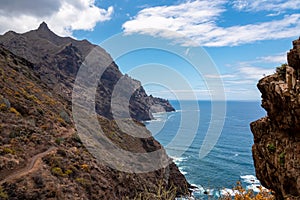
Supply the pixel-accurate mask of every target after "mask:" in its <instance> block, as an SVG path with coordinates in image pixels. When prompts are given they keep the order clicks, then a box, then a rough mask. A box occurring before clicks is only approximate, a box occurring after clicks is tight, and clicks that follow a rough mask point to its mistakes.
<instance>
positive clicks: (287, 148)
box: [251, 39, 300, 199]
mask: <svg viewBox="0 0 300 200" xmlns="http://www.w3.org/2000/svg"><path fill="white" fill-rule="evenodd" d="M299 44H300V39H299V40H296V41H294V42H293V49H291V51H290V52H289V53H288V65H282V66H281V67H278V68H277V70H276V73H275V74H273V75H270V76H267V77H265V78H263V79H261V80H260V81H259V83H258V89H259V90H260V92H261V93H262V107H263V108H264V109H265V110H266V111H267V116H266V117H264V118H262V119H260V120H257V121H255V122H252V123H251V130H252V132H253V135H254V145H253V148H252V152H253V159H254V165H255V170H256V176H257V177H258V179H259V180H260V181H261V183H262V184H263V185H264V186H265V187H267V188H269V189H271V190H273V191H274V192H275V195H276V198H277V199H300V82H299V77H300V76H299V73H300V45H299Z"/></svg>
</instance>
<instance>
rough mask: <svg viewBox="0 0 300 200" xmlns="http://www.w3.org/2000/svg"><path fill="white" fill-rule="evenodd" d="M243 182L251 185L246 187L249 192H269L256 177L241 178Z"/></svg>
mask: <svg viewBox="0 0 300 200" xmlns="http://www.w3.org/2000/svg"><path fill="white" fill-rule="evenodd" d="M241 178H242V179H243V182H245V183H247V184H249V185H247V186H246V189H247V190H253V191H254V192H260V191H261V190H262V191H269V190H268V189H267V188H265V187H264V186H262V185H261V183H260V181H259V180H258V179H257V178H256V176H254V175H244V176H241Z"/></svg>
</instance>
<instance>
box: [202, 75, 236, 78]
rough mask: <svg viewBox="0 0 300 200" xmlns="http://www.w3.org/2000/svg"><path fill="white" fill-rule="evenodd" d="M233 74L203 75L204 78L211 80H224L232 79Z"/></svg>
mask: <svg viewBox="0 0 300 200" xmlns="http://www.w3.org/2000/svg"><path fill="white" fill-rule="evenodd" d="M234 77H235V75H234V74H218V75H216V74H207V75H205V78H211V79H219V78H220V79H224V78H234Z"/></svg>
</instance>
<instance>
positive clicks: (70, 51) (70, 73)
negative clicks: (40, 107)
mask: <svg viewBox="0 0 300 200" xmlns="http://www.w3.org/2000/svg"><path fill="white" fill-rule="evenodd" d="M0 44H2V45H4V46H5V48H7V49H8V50H10V51H11V52H13V53H14V54H15V55H18V56H20V57H23V58H25V59H26V60H28V61H30V62H31V63H33V64H34V69H35V71H36V72H37V74H38V75H39V76H40V78H41V80H42V81H43V82H44V83H45V84H47V86H49V87H51V88H54V89H55V91H56V92H57V93H59V94H61V95H62V96H64V97H66V99H71V95H72V89H73V83H74V81H75V78H76V75H77V72H78V70H79V68H80V67H81V65H82V63H83V62H84V61H85V59H86V58H87V56H88V55H89V53H90V52H91V51H92V50H93V49H94V48H96V47H97V49H98V55H97V56H99V57H103V58H105V59H106V62H102V63H101V62H100V63H97V66H98V67H99V68H103V69H105V71H104V72H103V74H102V76H101V78H100V81H99V85H98V90H97V94H96V111H97V112H98V113H99V114H100V115H102V116H105V117H107V118H109V119H113V118H114V117H113V114H112V109H111V96H112V93H113V89H114V87H115V85H116V84H117V83H118V81H119V80H120V79H122V78H124V76H123V74H122V73H121V72H120V70H119V68H118V66H117V65H116V63H115V62H114V61H113V60H112V58H111V57H110V55H109V54H108V53H107V52H106V51H105V50H104V49H102V48H101V47H98V46H96V45H93V44H91V43H90V42H88V41H87V40H82V41H78V40H74V39H72V38H70V37H59V36H57V35H56V34H55V33H53V32H52V31H51V30H50V29H49V28H48V26H47V24H46V23H44V22H43V23H42V24H41V25H40V26H39V28H38V29H37V30H32V31H29V32H27V33H24V34H18V33H15V32H13V31H9V32H7V33H5V34H4V35H2V36H0ZM128 82H129V84H130V83H132V82H135V80H133V79H131V78H130V77H129V78H128ZM122 89H123V90H124V93H126V92H130V93H131V98H130V102H129V106H127V108H123V109H127V110H129V113H130V116H126V117H132V118H134V119H137V120H149V119H152V118H153V117H152V112H154V111H157V109H151V108H154V107H160V109H159V111H174V108H173V107H172V106H171V104H169V102H168V101H166V100H163V99H160V98H153V97H152V96H148V95H147V94H146V92H145V90H144V89H143V87H142V86H141V85H140V86H139V87H138V88H134V90H133V91H129V88H128V87H123V88H122ZM127 101H129V99H127ZM120 109H121V108H120Z"/></svg>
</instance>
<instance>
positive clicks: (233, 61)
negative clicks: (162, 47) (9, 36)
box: [0, 0, 300, 100]
mask: <svg viewBox="0 0 300 200" xmlns="http://www.w3.org/2000/svg"><path fill="white" fill-rule="evenodd" d="M22 2H23V1H17V0H9V1H8V0H5V2H3V3H2V5H4V6H1V8H0V24H1V25H0V32H1V33H4V32H6V31H8V30H15V31H16V32H25V31H28V30H31V29H35V28H36V27H37V26H38V25H39V24H40V23H41V22H42V21H46V23H47V24H48V26H49V27H50V29H52V30H53V31H54V32H56V33H58V34H59V35H62V36H72V37H75V38H77V39H88V40H90V41H91V42H93V43H95V44H102V43H103V42H104V41H107V40H108V39H109V38H110V37H112V36H114V35H116V34H120V33H123V34H126V35H133V34H134V35H144V36H151V37H153V38H156V39H159V40H160V39H162V40H165V41H169V42H170V41H171V42H173V43H174V44H176V45H177V46H180V47H182V48H183V49H186V50H188V49H189V47H190V48H196V49H197V48H198V49H200V48H203V49H204V50H205V51H206V52H207V53H208V55H209V56H210V58H211V59H212V60H213V62H214V63H215V67H216V69H217V70H218V71H219V73H220V75H219V78H221V79H222V81H223V83H224V90H225V94H226V98H227V99H229V100H260V93H259V91H258V90H257V88H256V84H257V81H258V80H259V79H260V78H262V77H263V76H264V75H268V74H271V73H273V72H274V71H275V67H276V66H279V65H280V64H282V63H285V62H286V53H287V51H288V50H289V49H290V48H291V47H292V45H291V44H292V40H295V39H297V38H298V37H299V36H300V1H295V0H248V1H247V0H231V1H229V0H190V1H187V0H175V1H171V0H159V1H158V0H151V1H146V0H135V1H133V0H110V1H107V0H72V1H71V0H53V1H46V0H40V1H38V2H35V3H34V4H32V5H31V3H27V4H24V3H22ZM189 41H192V43H191V42H189ZM109 53H111V52H109ZM112 54H113V53H112ZM194 56H197V55H194ZM116 62H117V63H118V65H119V67H120V69H121V71H122V72H124V73H128V74H129V75H131V76H133V77H135V75H136V76H138V74H135V73H134V72H135V71H136V70H133V69H137V68H139V67H140V66H146V65H148V66H147V67H145V69H151V65H153V68H156V67H155V66H158V65H164V66H166V67H167V68H168V69H169V70H174V71H176V72H178V73H179V74H180V75H181V76H182V77H183V78H184V79H185V80H187V82H188V84H189V87H190V88H191V90H192V92H193V93H194V95H195V96H196V98H198V99H209V98H210V93H209V91H210V88H207V87H206V86H205V82H206V80H208V79H210V80H211V79H212V80H213V79H214V78H216V77H215V74H202V76H196V75H195V72H194V71H193V69H191V68H192V66H190V65H189V64H188V63H186V62H184V61H183V60H177V59H176V58H174V56H172V55H170V54H168V53H166V52H161V51H159V50H143V51H136V52H130V53H128V54H126V55H122V56H121V57H119V58H118V59H117V60H116ZM146 76H147V73H145V74H144V77H146ZM156 76H157V77H158V78H161V79H166V77H167V76H168V75H166V74H163V73H157V74H156ZM138 77H139V79H142V80H141V81H142V83H143V84H145V88H146V89H147V91H148V93H151V94H153V95H155V96H161V97H165V98H169V99H172V98H175V96H174V94H172V91H170V89H168V86H167V85H163V84H160V83H157V82H155V81H153V82H154V83H152V84H151V83H150V84H149V83H148V82H149V80H148V79H149V77H148V78H145V81H146V80H147V81H148V82H147V83H145V82H144V80H143V76H138ZM157 77H156V78H157ZM136 78H137V77H136ZM180 84H181V83H180V81H179V82H178V86H176V87H175V88H176V91H175V93H176V94H180V95H177V96H180V98H183V99H189V98H190V96H189V95H186V94H188V92H187V91H186V90H187V88H180ZM173 93H174V91H173Z"/></svg>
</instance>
